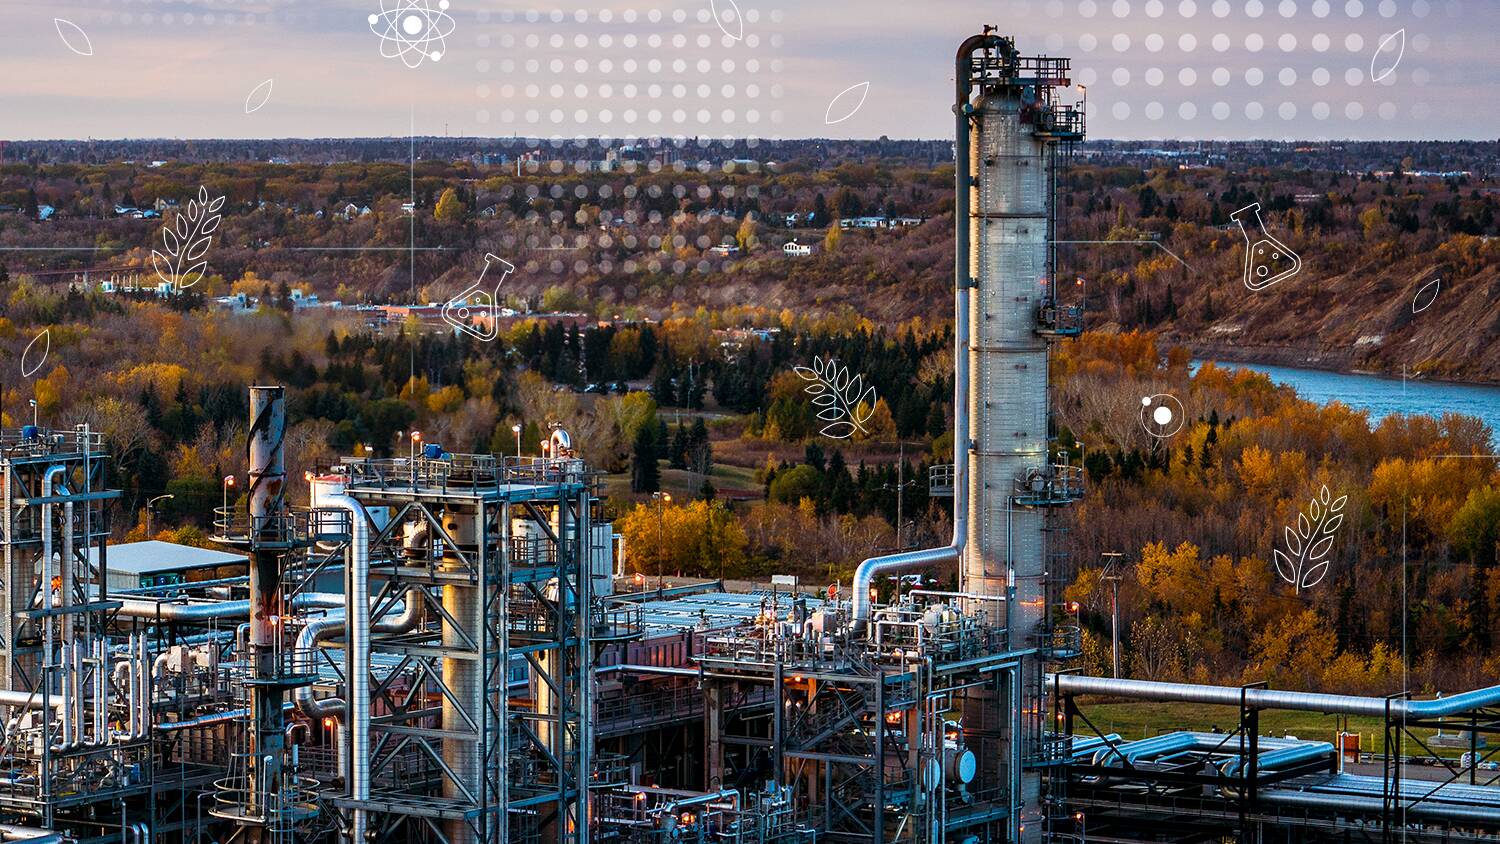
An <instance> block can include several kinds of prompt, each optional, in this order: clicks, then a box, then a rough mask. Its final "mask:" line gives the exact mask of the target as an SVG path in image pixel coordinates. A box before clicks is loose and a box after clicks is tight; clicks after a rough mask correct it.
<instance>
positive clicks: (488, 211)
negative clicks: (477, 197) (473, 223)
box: [479, 205, 496, 219]
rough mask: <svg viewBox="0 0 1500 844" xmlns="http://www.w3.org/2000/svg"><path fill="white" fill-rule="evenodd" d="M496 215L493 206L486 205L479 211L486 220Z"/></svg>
mask: <svg viewBox="0 0 1500 844" xmlns="http://www.w3.org/2000/svg"><path fill="white" fill-rule="evenodd" d="M495 213H496V210H495V206H493V205H486V206H485V207H483V208H481V209H479V216H480V217H483V218H486V219H488V218H490V217H493V216H495Z"/></svg>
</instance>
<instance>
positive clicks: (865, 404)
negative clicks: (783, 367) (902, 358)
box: [792, 357, 876, 439]
mask: <svg viewBox="0 0 1500 844" xmlns="http://www.w3.org/2000/svg"><path fill="white" fill-rule="evenodd" d="M792 371H793V372H795V373H797V377H798V378H801V379H802V380H804V381H807V382H809V383H808V385H807V386H806V387H804V388H803V391H804V392H806V393H807V394H808V395H809V396H812V400H813V405H814V406H816V407H818V408H819V410H818V413H817V417H818V419H820V420H822V421H824V422H829V423H831V424H829V425H827V426H825V427H824V428H823V430H822V432H821V433H822V434H824V435H825V436H829V437H834V438H835V439H843V438H845V437H849V436H852V435H853V434H854V433H855V432H860V433H869V429H868V428H866V427H865V423H866V422H868V421H870V418H871V417H872V416H874V414H875V409H874V406H875V401H876V398H875V388H874V387H867V386H865V383H864V381H865V376H863V375H854V374H853V373H851V372H850V371H849V369H848V368H846V367H841V366H839V365H838V364H837V363H836V362H834V361H833V360H831V359H830V360H827V361H824V360H823V359H822V358H818V357H815V358H813V362H812V366H811V367H806V366H794V367H792Z"/></svg>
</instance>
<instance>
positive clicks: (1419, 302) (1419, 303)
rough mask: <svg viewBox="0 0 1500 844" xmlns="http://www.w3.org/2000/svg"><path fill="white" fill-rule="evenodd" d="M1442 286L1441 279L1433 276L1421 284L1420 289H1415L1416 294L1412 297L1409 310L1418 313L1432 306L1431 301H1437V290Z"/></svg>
mask: <svg viewBox="0 0 1500 844" xmlns="http://www.w3.org/2000/svg"><path fill="white" fill-rule="evenodd" d="M1442 286H1443V280H1442V279H1441V278H1435V279H1433V280H1432V281H1429V282H1427V283H1426V284H1424V285H1422V287H1421V289H1419V290H1417V295H1415V296H1413V297H1412V300H1411V312H1412V313H1414V314H1420V313H1421V312H1423V311H1425V310H1427V309H1428V308H1430V307H1432V303H1433V302H1436V301H1437V297H1438V291H1439V290H1440V289H1442Z"/></svg>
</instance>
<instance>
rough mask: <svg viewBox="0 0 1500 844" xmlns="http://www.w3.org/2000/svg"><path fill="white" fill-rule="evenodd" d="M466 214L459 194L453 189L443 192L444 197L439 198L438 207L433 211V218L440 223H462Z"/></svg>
mask: <svg viewBox="0 0 1500 844" xmlns="http://www.w3.org/2000/svg"><path fill="white" fill-rule="evenodd" d="M464 213H465V209H464V204H463V202H461V201H459V198H458V192H457V191H455V190H454V189H453V188H447V189H445V190H444V191H443V193H442V196H439V197H438V201H437V207H436V208H435V209H433V216H434V217H436V218H437V221H438V222H440V223H461V222H463V219H464Z"/></svg>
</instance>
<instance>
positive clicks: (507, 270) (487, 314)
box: [443, 254, 516, 342]
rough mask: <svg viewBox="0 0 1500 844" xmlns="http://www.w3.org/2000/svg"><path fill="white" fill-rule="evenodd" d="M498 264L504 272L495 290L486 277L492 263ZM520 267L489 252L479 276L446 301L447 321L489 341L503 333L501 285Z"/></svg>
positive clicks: (445, 313)
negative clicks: (501, 327) (488, 284)
mask: <svg viewBox="0 0 1500 844" xmlns="http://www.w3.org/2000/svg"><path fill="white" fill-rule="evenodd" d="M495 265H498V266H499V267H500V268H501V270H503V272H502V273H501V274H500V279H499V280H498V281H496V282H495V289H494V292H490V291H489V290H487V289H485V284H484V277H485V276H486V275H489V272H490V267H491V266H495ZM515 271H516V268H515V267H514V266H511V263H510V262H509V261H507V260H505V259H504V258H500V257H497V256H495V255H491V254H486V255H485V256H484V269H483V270H480V271H479V278H478V280H476V281H475V282H474V283H473V284H472V285H470V286H469V287H467V288H465V289H464V290H463V291H462V292H461V293H459V294H458V295H457V296H454V297H453V298H452V299H449V300H448V303H447V304H445V305H443V321H444V322H446V323H448V324H449V325H451V326H453V327H454V328H456V329H458V330H459V331H462V332H463V333H465V334H468V335H469V336H471V337H474V338H477V339H479V340H483V341H485V342H489V341H491V340H493V339H495V338H496V337H499V336H500V320H499V317H500V285H502V284H504V283H505V280H506V279H507V278H509V277H510V274H511V273H513V272H515Z"/></svg>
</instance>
